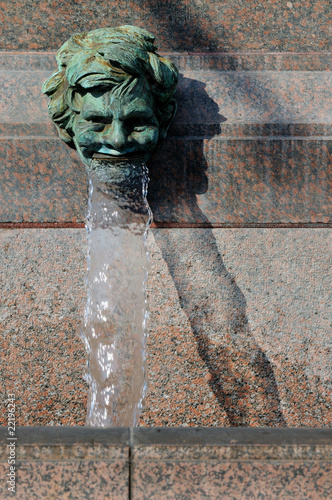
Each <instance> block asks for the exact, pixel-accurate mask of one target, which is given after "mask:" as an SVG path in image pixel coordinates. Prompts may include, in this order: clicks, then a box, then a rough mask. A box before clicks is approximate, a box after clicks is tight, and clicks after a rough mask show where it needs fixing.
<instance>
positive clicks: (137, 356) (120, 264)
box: [82, 159, 152, 427]
mask: <svg viewBox="0 0 332 500" xmlns="http://www.w3.org/2000/svg"><path fill="white" fill-rule="evenodd" d="M90 170H91V172H90V178H89V201H88V216H87V225H86V227H87V231H88V273H87V304H86V310H85V318H84V326H83V328H82V338H83V340H84V343H85V346H86V350H87V354H88V361H87V367H86V373H85V379H86V381H87V382H88V384H89V387H90V389H89V398H88V411H87V419H86V424H87V425H89V426H93V427H109V426H135V425H136V424H137V422H138V419H139V415H140V412H141V410H142V406H143V401H144V397H145V394H146V390H147V377H146V336H147V334H146V323H147V315H148V313H147V300H146V291H145V282H146V279H147V272H148V255H147V249H146V237H147V231H148V228H149V225H150V223H151V220H152V214H151V210H150V207H149V205H148V203H147V199H146V194H147V185H148V171H147V168H146V166H145V164H144V163H143V162H142V161H140V160H133V161H130V162H126V161H124V160H123V161H109V160H101V159H94V160H92V164H91V166H90Z"/></svg>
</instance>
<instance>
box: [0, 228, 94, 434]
mask: <svg viewBox="0 0 332 500" xmlns="http://www.w3.org/2000/svg"><path fill="white" fill-rule="evenodd" d="M45 231H46V232H45ZM53 231H54V232H53ZM84 244H85V231H84V230H63V232H61V230H58V229H54V230H51V229H48V230H38V229H36V230H31V231H30V230H28V231H27V230H22V231H21V230H18V231H10V230H9V231H6V230H4V231H1V261H2V263H1V272H0V273H1V279H0V281H1V289H2V293H1V306H0V310H1V312H0V319H1V323H0V332H1V346H2V364H1V369H0V377H1V381H2V387H3V393H4V394H8V393H15V395H16V402H17V405H16V406H17V412H16V419H17V420H16V423H17V425H27V424H29V425H45V424H46V422H48V425H54V424H57V425H74V424H75V425H83V424H84V422H85V411H86V400H87V384H86V383H85V382H84V380H83V378H82V373H83V370H84V366H85V351H84V346H83V343H82V341H81V340H80V338H79V337H78V335H77V334H79V332H80V326H81V321H82V317H83V308H84V296H85V292H84V271H85V267H86V263H85V255H84ZM5 404H6V402H5V400H4V399H3V398H2V402H1V409H2V411H1V415H2V417H1V418H2V423H3V425H5V420H6V412H5V409H4V405H5Z"/></svg>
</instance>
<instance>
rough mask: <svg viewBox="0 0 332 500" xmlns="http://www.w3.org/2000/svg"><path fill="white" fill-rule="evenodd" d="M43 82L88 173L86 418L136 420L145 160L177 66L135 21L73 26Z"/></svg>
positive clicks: (142, 386) (141, 365) (142, 337)
mask: <svg viewBox="0 0 332 500" xmlns="http://www.w3.org/2000/svg"><path fill="white" fill-rule="evenodd" d="M57 62H58V69H57V70H56V71H55V72H54V73H53V75H52V76H51V77H50V78H48V79H47V80H46V82H44V84H43V92H44V93H45V94H46V95H48V96H49V98H50V100H49V103H48V111H49V114H50V116H51V118H52V120H53V122H54V124H55V126H56V128H57V130H58V133H59V136H60V138H61V139H62V140H63V141H64V142H66V143H67V144H68V145H70V146H71V147H73V148H75V149H76V150H77V152H78V154H79V156H80V157H81V159H82V160H83V162H84V164H85V165H86V167H87V171H88V174H89V203H88V217H87V229H88V248H89V254H88V275H87V292H88V298H87V305H86V311H85V320H84V327H83V329H82V338H83V340H84V342H85V345H86V348H87V353H88V363H87V369H86V380H87V381H88V383H89V387H90V389H89V406H88V413H87V424H88V425H91V426H97V427H106V426H121V425H123V426H133V425H136V423H137V421H138V418H139V414H140V411H141V408H142V404H143V400H144V395H145V393H146V386H147V383H146V369H145V363H146V353H145V341H146V333H145V332H146V320H147V307H146V295H145V281H146V277H147V254H146V245H145V242H146V235H147V230H148V227H149V224H150V222H151V211H150V209H149V206H148V204H147V201H146V193H147V184H148V174H147V168H146V166H145V163H144V162H145V161H146V160H147V159H148V158H149V156H150V154H151V153H152V151H153V150H154V148H155V147H156V145H157V143H158V142H159V141H160V140H161V139H164V138H165V137H166V135H167V130H168V127H169V125H170V123H171V121H172V119H173V117H174V115H175V112H176V102H175V100H174V99H173V95H174V92H175V87H176V84H177V81H178V71H177V69H176V67H175V66H174V64H173V63H172V62H171V61H170V60H169V59H168V58H167V57H162V56H160V55H159V54H158V53H157V47H156V46H155V45H154V36H153V35H152V34H151V33H149V32H148V31H146V30H143V29H141V28H137V27H135V26H120V27H118V28H101V29H97V30H93V31H91V32H89V33H76V34H74V35H73V36H72V37H70V39H69V40H67V42H65V43H64V44H63V46H62V47H61V48H60V50H59V51H58V54H57Z"/></svg>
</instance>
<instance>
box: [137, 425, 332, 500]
mask: <svg viewBox="0 0 332 500" xmlns="http://www.w3.org/2000/svg"><path fill="white" fill-rule="evenodd" d="M317 433H318V435H316V434H315V431H313V430H311V431H310V430H308V429H306V430H299V429H298V430H294V429H273V430H272V429H266V430H264V429H200V428H196V429H167V428H159V429H156V428H155V429H137V430H136V429H134V431H133V445H132V452H131V456H132V461H133V465H132V495H133V498H138V499H148V498H156V499H157V498H158V499H159V498H167V499H172V500H173V499H182V498H185V499H188V500H189V499H192V498H197V499H201V498H209V499H219V498H231V499H244V498H255V499H256V498H269V499H270V498H271V499H280V498H283V499H289V498H294V499H305V498H306V499H307V498H312V499H314V498H315V499H316V498H317V499H323V498H329V494H330V488H331V485H332V483H331V478H330V473H331V458H332V456H331V445H332V434H331V430H325V432H324V430H322V429H321V430H317Z"/></svg>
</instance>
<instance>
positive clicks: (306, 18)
mask: <svg viewBox="0 0 332 500" xmlns="http://www.w3.org/2000/svg"><path fill="white" fill-rule="evenodd" d="M329 14H330V12H329V2H328V0H314V1H310V0H302V1H301V2H300V1H292V2H285V1H283V0H268V1H267V2H264V3H262V2H259V1H257V0H252V1H250V2H247V1H246V0H227V1H223V2H220V1H219V0H210V1H208V2H202V1H199V0H176V1H175V0H168V1H166V2H165V1H163V0H148V1H146V0H132V1H129V0H117V1H115V0H107V1H106V0H101V1H97V0H79V1H75V2H68V1H65V0H44V1H37V2H31V1H30V0H21V1H16V2H2V3H1V14H0V21H1V25H2V29H1V39H0V48H1V49H4V50H54V49H57V48H58V47H59V46H60V45H61V44H62V43H63V42H64V41H65V40H66V39H67V38H68V37H69V36H70V35H71V34H72V33H73V32H80V31H89V30H92V29H97V28H102V27H107V26H119V25H122V24H134V25H136V26H141V27H143V28H146V29H148V30H151V31H152V32H153V33H155V34H156V35H158V44H159V47H160V48H161V50H172V51H185V52H187V51H189V52H202V51H204V52H205V51H208V52H211V51H212V52H232V51H235V52H249V51H252V50H258V51H266V52H276V51H285V52H311V51H314V52H319V51H322V50H329V49H330V47H331V45H330V44H331V41H330V38H329V34H330V32H329V27H328V23H327V19H328V16H329Z"/></svg>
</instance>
